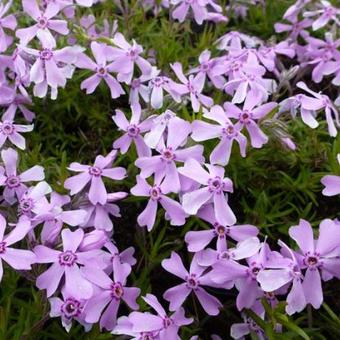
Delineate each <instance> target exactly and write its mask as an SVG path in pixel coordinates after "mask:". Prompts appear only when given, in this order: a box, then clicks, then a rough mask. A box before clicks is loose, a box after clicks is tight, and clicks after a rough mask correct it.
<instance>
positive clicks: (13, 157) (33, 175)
mask: <svg viewBox="0 0 340 340" xmlns="http://www.w3.org/2000/svg"><path fill="white" fill-rule="evenodd" d="M1 158H2V160H3V162H4V165H5V169H3V168H2V169H1V171H0V172H1V175H0V185H1V186H4V187H5V190H4V193H3V195H4V198H5V200H6V202H8V203H10V204H13V203H14V202H15V201H16V199H18V200H19V199H20V198H21V196H22V195H23V194H24V192H25V191H26V190H27V186H26V185H25V184H24V183H26V182H32V181H42V180H43V179H44V178H45V174H44V168H43V167H41V166H39V165H35V166H34V167H32V168H30V169H28V170H26V171H24V172H23V173H21V174H20V175H18V174H17V163H18V153H17V152H16V151H15V150H13V149H11V148H10V149H6V150H2V151H1Z"/></svg>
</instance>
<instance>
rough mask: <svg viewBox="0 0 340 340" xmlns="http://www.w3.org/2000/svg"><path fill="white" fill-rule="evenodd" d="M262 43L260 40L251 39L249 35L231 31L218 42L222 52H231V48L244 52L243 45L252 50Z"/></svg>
mask: <svg viewBox="0 0 340 340" xmlns="http://www.w3.org/2000/svg"><path fill="white" fill-rule="evenodd" d="M260 42H261V41H260V39H258V38H256V37H251V36H249V35H247V34H244V33H241V32H237V31H230V32H228V33H226V34H224V35H223V36H222V37H220V38H219V39H218V40H217V41H216V43H217V48H218V49H220V50H229V49H230V48H232V49H233V50H242V43H243V44H244V45H245V47H247V48H252V47H255V46H256V45H258V44H259V43H260Z"/></svg>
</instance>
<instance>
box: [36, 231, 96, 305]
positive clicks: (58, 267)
mask: <svg viewBox="0 0 340 340" xmlns="http://www.w3.org/2000/svg"><path fill="white" fill-rule="evenodd" d="M61 238H62V243H63V250H62V251H60V250H54V249H51V248H48V247H46V246H42V245H38V246H36V247H35V248H34V253H35V255H36V257H37V263H52V265H51V266H50V267H49V268H48V269H47V270H46V271H45V272H44V273H42V274H41V275H39V276H38V278H37V281H36V285H37V287H38V288H39V289H46V292H47V297H50V296H51V295H52V294H53V293H54V292H55V291H56V290H57V289H58V287H59V285H60V282H61V280H62V278H63V277H64V278H65V287H64V288H65V292H66V293H67V294H69V295H71V296H72V297H74V298H76V299H88V298H90V297H91V296H92V294H93V288H92V284H91V283H90V282H89V281H88V280H87V279H86V278H85V277H84V276H83V275H82V273H81V270H80V267H79V266H84V265H90V264H91V263H93V264H94V265H93V266H91V270H94V268H95V267H96V266H99V263H100V262H99V259H98V261H96V258H97V257H100V256H101V250H90V251H79V250H78V247H79V245H80V243H81V242H82V240H83V238H84V232H83V230H82V229H77V230H76V231H74V232H72V231H71V230H69V229H63V231H62V232H61Z"/></svg>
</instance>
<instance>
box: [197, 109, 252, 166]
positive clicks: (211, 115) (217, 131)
mask: <svg viewBox="0 0 340 340" xmlns="http://www.w3.org/2000/svg"><path fill="white" fill-rule="evenodd" d="M203 117H204V118H207V119H211V120H213V121H215V122H217V123H218V124H219V125H216V124H211V123H207V122H204V121H201V120H195V121H194V122H193V123H192V135H191V138H192V139H193V140H194V141H196V142H202V141H205V140H209V139H213V138H219V139H220V141H219V143H218V145H217V146H216V147H215V148H214V150H213V151H212V152H211V154H210V163H211V164H219V165H227V164H228V163H229V159H230V154H231V149H232V146H233V142H234V140H235V141H237V143H238V144H239V146H240V151H241V155H242V157H245V156H246V147H247V138H246V137H245V136H244V135H243V134H242V133H241V129H242V126H240V125H238V126H237V127H236V126H235V125H234V124H233V123H232V121H231V120H230V119H229V118H228V117H227V112H225V111H224V110H223V108H222V107H221V106H219V105H214V106H213V107H212V108H211V109H210V111H206V112H205V113H204V114H203Z"/></svg>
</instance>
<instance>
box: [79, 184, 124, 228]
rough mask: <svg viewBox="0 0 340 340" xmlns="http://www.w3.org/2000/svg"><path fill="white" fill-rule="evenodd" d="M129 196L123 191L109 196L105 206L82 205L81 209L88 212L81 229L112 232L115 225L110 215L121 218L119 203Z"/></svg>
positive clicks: (85, 203)
mask: <svg viewBox="0 0 340 340" xmlns="http://www.w3.org/2000/svg"><path fill="white" fill-rule="evenodd" d="M127 195H128V194H127V193H126V192H123V191H119V192H114V193H109V194H107V201H106V203H105V204H100V203H97V204H92V203H91V202H90V201H86V202H84V203H81V204H80V206H79V208H81V209H82V210H84V211H85V212H86V216H85V219H84V221H83V222H82V223H81V225H80V226H81V227H95V228H96V229H97V230H104V231H107V232H109V231H112V230H113V223H112V221H111V218H110V215H112V216H115V217H121V215H120V209H119V206H118V205H117V204H114V202H117V201H119V200H121V199H124V198H125V197H126V196H127Z"/></svg>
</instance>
